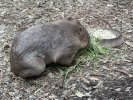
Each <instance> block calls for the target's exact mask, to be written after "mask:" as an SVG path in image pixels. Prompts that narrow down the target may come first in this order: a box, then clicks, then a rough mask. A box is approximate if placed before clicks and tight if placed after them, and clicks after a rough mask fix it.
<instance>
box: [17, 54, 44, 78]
mask: <svg viewBox="0 0 133 100" xmlns="http://www.w3.org/2000/svg"><path fill="white" fill-rule="evenodd" d="M23 66H24V70H22V71H21V72H20V73H19V76H20V77H22V78H30V77H36V76H40V75H41V74H42V72H44V70H45V62H44V59H43V56H40V55H39V54H37V53H31V54H27V55H26V56H24V58H23Z"/></svg>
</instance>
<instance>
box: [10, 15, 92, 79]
mask: <svg viewBox="0 0 133 100" xmlns="http://www.w3.org/2000/svg"><path fill="white" fill-rule="evenodd" d="M89 42H90V36H89V34H88V32H87V30H86V29H85V28H84V27H83V26H82V25H81V24H80V22H79V21H78V20H76V19H72V18H70V17H69V18H67V19H63V20H58V21H54V22H48V23H45V24H39V25H35V26H31V27H30V28H28V29H26V30H24V31H23V32H21V33H19V34H17V35H16V37H15V38H14V41H13V44H12V47H11V52H10V64H11V71H13V72H14V74H16V75H17V76H20V77H22V78H30V77H35V76H40V75H41V74H42V72H44V71H45V68H46V65H48V64H51V63H58V64H62V65H66V66H70V65H71V63H72V62H73V59H74V57H75V55H76V53H77V52H78V51H79V50H80V49H82V48H85V47H86V46H87V45H88V43H89Z"/></svg>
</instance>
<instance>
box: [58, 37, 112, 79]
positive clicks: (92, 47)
mask: <svg viewBox="0 0 133 100" xmlns="http://www.w3.org/2000/svg"><path fill="white" fill-rule="evenodd" d="M110 51H111V50H110V49H107V48H104V47H101V46H100V45H99V40H98V39H95V38H91V42H90V43H89V44H88V46H87V47H86V48H85V49H82V50H80V51H79V52H78V54H77V55H76V57H75V60H76V64H75V65H73V66H71V67H62V66H58V67H57V68H58V70H59V72H60V75H61V76H63V75H64V77H65V79H66V78H67V77H68V75H69V74H70V73H71V72H74V71H79V70H80V69H81V67H80V64H83V63H85V62H87V61H94V62H95V63H98V61H99V57H100V56H107V55H108V54H110Z"/></svg>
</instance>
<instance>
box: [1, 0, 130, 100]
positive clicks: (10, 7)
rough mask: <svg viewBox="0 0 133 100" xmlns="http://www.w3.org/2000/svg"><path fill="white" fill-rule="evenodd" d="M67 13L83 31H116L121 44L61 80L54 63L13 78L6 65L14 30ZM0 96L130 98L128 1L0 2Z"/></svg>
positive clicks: (9, 99)
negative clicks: (31, 75) (40, 72)
mask: <svg viewBox="0 0 133 100" xmlns="http://www.w3.org/2000/svg"><path fill="white" fill-rule="evenodd" d="M68 16H72V17H74V18H77V19H78V20H80V22H81V23H82V24H83V25H84V26H85V27H86V28H87V30H88V31H89V29H90V28H94V27H112V28H114V29H117V30H119V31H120V32H121V33H122V34H123V36H124V37H125V43H124V44H123V45H122V46H121V47H119V48H116V49H114V50H113V51H114V52H115V53H114V55H111V56H107V57H101V58H100V59H99V60H100V62H99V63H98V64H97V63H95V62H93V61H87V62H86V64H84V65H81V68H80V69H81V70H80V71H76V72H73V73H71V74H70V75H69V77H68V79H67V80H66V82H63V77H62V76H61V75H60V73H59V71H58V70H56V69H54V68H53V67H52V68H50V69H47V71H46V72H44V74H43V75H42V76H41V77H39V78H37V79H30V80H24V79H22V78H19V77H16V76H15V75H14V74H13V73H12V72H11V71H10V63H9V52H10V47H11V43H12V39H13V37H14V36H15V34H16V33H17V32H20V31H22V30H24V29H25V28H27V27H29V26H31V25H34V24H38V23H45V22H49V21H53V20H57V19H62V18H63V17H68ZM0 100H133V1H132V0H58V1H57V0H0Z"/></svg>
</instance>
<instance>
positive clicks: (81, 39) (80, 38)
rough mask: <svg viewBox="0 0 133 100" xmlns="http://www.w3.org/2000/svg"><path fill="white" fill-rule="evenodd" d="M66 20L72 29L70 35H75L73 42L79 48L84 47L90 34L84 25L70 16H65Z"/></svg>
mask: <svg viewBox="0 0 133 100" xmlns="http://www.w3.org/2000/svg"><path fill="white" fill-rule="evenodd" d="M66 20H67V21H68V23H69V24H70V27H71V29H72V31H73V32H72V35H73V36H74V37H75V38H74V42H75V44H76V45H78V46H79V47H81V48H85V47H86V46H87V45H88V43H89V41H90V36H89V34H88V32H87V30H86V29H85V27H84V26H82V25H81V24H80V22H79V21H78V20H76V19H73V18H71V17H69V18H67V19H66Z"/></svg>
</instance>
